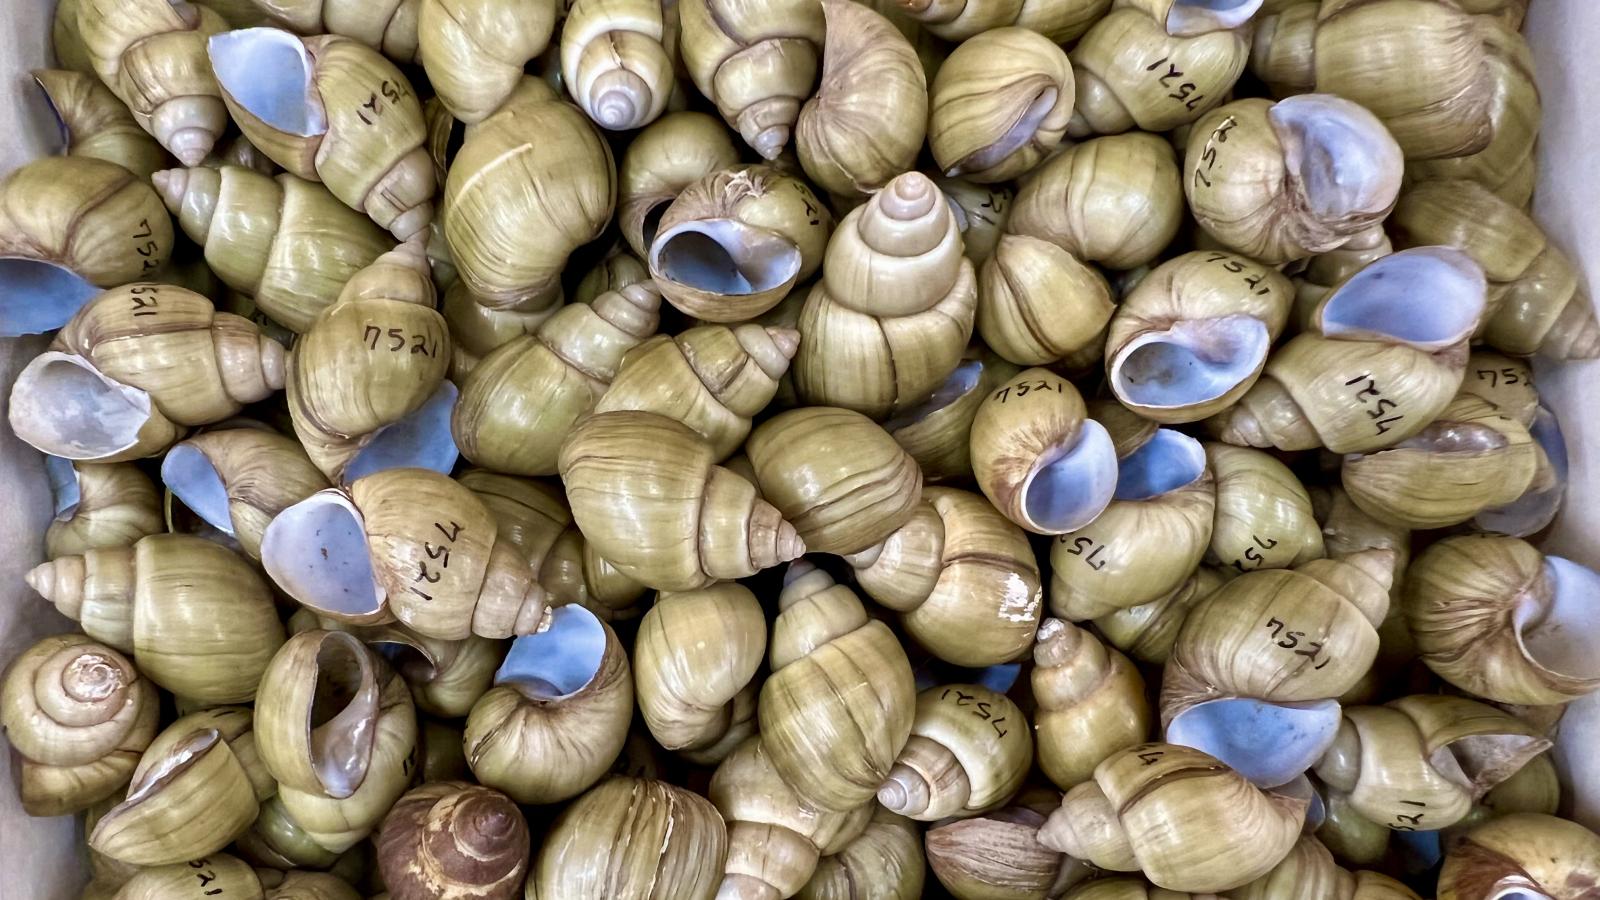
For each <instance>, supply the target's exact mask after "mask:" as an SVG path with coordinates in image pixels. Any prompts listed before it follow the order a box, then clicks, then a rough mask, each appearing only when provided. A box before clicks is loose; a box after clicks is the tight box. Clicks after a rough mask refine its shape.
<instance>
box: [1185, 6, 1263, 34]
mask: <svg viewBox="0 0 1600 900" xmlns="http://www.w3.org/2000/svg"><path fill="white" fill-rule="evenodd" d="M1263 2H1264V0H1174V2H1173V4H1172V9H1171V10H1170V11H1168V12H1167V33H1168V34H1194V33H1197V32H1200V31H1211V30H1219V31H1220V30H1222V29H1226V28H1238V27H1239V26H1240V25H1243V24H1244V23H1246V22H1248V21H1250V17H1251V16H1253V15H1255V14H1256V11H1257V10H1259V9H1261V4H1262V3H1263Z"/></svg>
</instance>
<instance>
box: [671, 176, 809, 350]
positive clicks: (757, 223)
mask: <svg viewBox="0 0 1600 900" xmlns="http://www.w3.org/2000/svg"><path fill="white" fill-rule="evenodd" d="M832 229H833V216H832V214H831V213H829V212H828V209H827V207H825V206H824V205H823V204H822V201H820V200H818V199H817V197H816V195H815V194H813V193H812V192H811V188H809V187H807V186H806V184H805V182H803V181H801V180H799V179H797V178H791V177H790V176H788V175H785V174H782V173H781V172H779V171H778V170H777V169H774V168H771V167H768V166H738V167H734V168H730V169H722V170H720V171H718V172H714V173H712V174H710V175H708V176H706V177H704V178H701V179H700V180H699V181H696V182H694V183H692V184H690V185H688V186H687V187H684V188H683V189H682V190H681V191H680V192H679V193H678V197H677V199H676V200H674V201H673V202H672V205H671V206H669V207H667V211H666V212H664V213H662V214H661V219H660V221H659V222H658V224H657V227H656V235H655V240H654V241H653V242H652V243H651V244H650V253H649V257H648V261H649V264H650V275H651V277H652V278H654V279H655V282H656V286H657V287H658V288H659V289H660V291H661V294H662V296H664V297H666V298H667V302H669V303H671V304H672V305H673V306H675V307H677V308H678V309H680V310H682V311H683V312H684V313H687V314H688V315H690V316H693V317H695V318H697V319H700V320H702V321H705V322H741V321H745V320H747V319H750V318H753V317H755V316H759V315H761V314H762V313H764V312H766V311H768V310H770V309H772V308H773V307H774V306H776V305H777V304H778V302H779V301H781V300H782V299H783V298H784V297H785V296H787V295H788V293H789V291H790V289H791V288H793V287H794V286H795V284H796V283H798V282H799V281H801V280H803V279H805V278H808V277H810V275H811V273H813V272H815V271H816V270H817V267H818V266H820V265H821V264H822V251H823V248H824V246H826V244H827V240H828V234H829V232H831V231H832Z"/></svg>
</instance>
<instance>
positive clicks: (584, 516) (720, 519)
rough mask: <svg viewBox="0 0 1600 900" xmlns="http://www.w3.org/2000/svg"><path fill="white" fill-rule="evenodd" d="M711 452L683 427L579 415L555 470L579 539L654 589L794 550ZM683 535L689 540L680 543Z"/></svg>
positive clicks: (783, 523) (784, 531)
mask: <svg viewBox="0 0 1600 900" xmlns="http://www.w3.org/2000/svg"><path fill="white" fill-rule="evenodd" d="M713 458H714V454H713V451H712V449H711V446H710V445H709V444H707V443H706V442H705V441H704V440H702V439H701V438H700V437H699V435H697V434H695V433H694V432H693V431H691V430H689V428H688V427H687V426H685V425H682V424H679V423H677V422H674V421H673V420H671V419H668V418H666V417H664V416H658V415H655V414H653V413H647V412H637V411H618V412H606V413H599V414H596V415H592V416H589V417H588V418H586V419H584V420H583V421H581V422H580V423H579V424H578V426H577V428H575V429H574V430H573V432H572V435H571V436H570V437H569V438H568V439H567V442H566V443H565V444H564V445H563V446H562V451H561V459H560V468H561V478H562V482H563V483H564V484H565V485H566V490H567V499H568V500H569V501H570V502H571V504H572V516H573V519H574V521H576V522H577V524H578V527H579V528H580V529H582V531H583V534H584V535H585V536H586V537H587V538H588V539H589V543H590V544H592V545H593V546H594V548H595V550H596V551H597V552H598V553H599V554H600V556H602V557H603V558H605V559H607V560H610V561H611V564H612V565H614V566H615V567H616V568H617V569H618V570H619V571H621V572H622V573H623V574H625V575H627V576H629V577H630V578H633V579H635V580H636V581H638V582H640V583H642V584H646V585H649V586H650V587H653V588H656V589H657V590H682V591H686V590H695V589H697V588H701V587H705V586H707V585H709V584H711V583H712V582H714V581H718V580H723V579H731V578H743V577H746V576H749V575H754V574H755V573H756V572H759V571H761V570H762V569H765V568H769V567H771V566H775V565H777V564H779V563H781V562H786V561H788V560H790V559H795V558H797V557H799V556H800V554H802V553H804V552H805V543H804V542H803V541H802V540H801V539H800V537H799V535H798V534H797V533H796V531H795V526H793V525H791V524H789V522H788V521H787V520H786V519H785V518H784V516H783V514H782V513H781V512H779V510H778V508H776V507H774V506H773V505H772V504H770V503H768V502H767V501H766V500H763V499H762V498H761V497H760V496H759V495H758V494H757V491H756V487H755V485H753V484H751V483H750V482H748V481H745V480H744V479H742V478H740V477H739V476H737V475H735V474H734V473H732V472H731V471H729V470H727V469H724V468H722V467H721V466H718V465H715V464H714V463H713V462H712V460H713ZM619 459H620V460H626V462H625V463H624V464H622V465H618V464H617V460H619ZM668 485H671V488H670V490H669V489H667V488H666V486H668ZM686 534H692V535H694V536H695V538H694V540H693V541H689V542H685V541H683V540H682V538H681V536H682V535H686Z"/></svg>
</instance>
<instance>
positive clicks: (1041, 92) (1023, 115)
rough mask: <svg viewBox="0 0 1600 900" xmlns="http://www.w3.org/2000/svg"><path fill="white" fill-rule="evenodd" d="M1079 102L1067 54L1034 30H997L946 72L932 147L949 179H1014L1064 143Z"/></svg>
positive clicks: (960, 50) (967, 45) (937, 82)
mask: <svg viewBox="0 0 1600 900" xmlns="http://www.w3.org/2000/svg"><path fill="white" fill-rule="evenodd" d="M1072 104H1073V75H1072V64H1071V63H1069V62H1068V61H1067V54H1066V53H1065V52H1064V51H1063V50H1062V49H1061V48H1060V47H1059V46H1057V45H1056V44H1054V43H1052V42H1051V41H1050V40H1049V39H1048V38H1046V37H1044V36H1042V35H1040V34H1038V33H1036V32H1033V31H1029V30H1028V29H1026V28H1016V27H1007V28H996V29H994V30H992V31H986V32H983V33H982V34H979V35H976V36H974V37H973V38H972V39H971V40H968V41H963V42H962V43H961V44H960V45H959V46H958V47H956V49H955V50H953V51H952V52H951V53H950V57H949V58H948V59H947V60H945V62H944V64H943V65H941V66H940V67H939V74H938V75H937V76H936V77H935V78H934V79H933V86H932V88H931V90H930V93H929V97H928V107H929V115H928V145H929V148H930V149H931V150H932V152H933V159H934V162H935V163H937V164H938V166H939V169H940V171H942V172H944V173H945V174H946V175H949V176H957V175H959V176H962V177H964V178H967V179H968V180H970V181H975V182H980V183H985V184H987V183H992V182H997V181H1009V180H1010V179H1012V178H1015V177H1017V176H1018V175H1021V174H1023V173H1025V172H1027V171H1028V170H1029V169H1032V168H1033V167H1034V166H1036V165H1038V164H1039V163H1040V162H1041V161H1043V160H1044V158H1045V157H1046V156H1048V155H1049V154H1050V152H1051V151H1053V150H1055V148H1056V145H1057V144H1059V143H1061V138H1062V137H1063V136H1065V135H1066V133H1067V123H1068V121H1070V120H1071V118H1072Z"/></svg>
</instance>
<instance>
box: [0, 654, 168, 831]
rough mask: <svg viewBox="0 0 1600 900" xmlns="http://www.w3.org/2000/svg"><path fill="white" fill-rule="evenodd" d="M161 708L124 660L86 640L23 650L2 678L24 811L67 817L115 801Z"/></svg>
mask: <svg viewBox="0 0 1600 900" xmlns="http://www.w3.org/2000/svg"><path fill="white" fill-rule="evenodd" d="M159 706H160V703H159V701H158V699H157V697H156V691H155V688H154V686H153V685H152V684H151V683H150V681H149V680H147V679H145V678H142V677H140V674H139V672H138V670H136V669H135V668H134V667H133V664H132V663H131V662H129V661H128V660H127V658H126V657H124V656H123V655H122V654H120V653H118V652H117V651H115V650H113V649H112V648H110V647H107V646H104V645H102V644H98V643H95V642H94V641H93V640H92V639H90V638H89V637H87V636H84V635H78V634H64V635H57V636H55V637H48V638H45V639H43V640H41V641H39V642H38V643H36V644H34V645H33V646H31V647H29V648H27V649H26V650H24V651H22V653H21V654H20V655H19V656H17V658H16V659H15V660H13V661H12V663H11V664H10V665H9V666H8V667H7V668H6V671H5V674H4V676H3V678H0V726H3V727H4V729H5V735H6V739H7V740H9V741H10V742H11V746H12V748H13V749H14V750H15V751H16V754H17V760H18V766H17V774H16V777H17V786H18V793H19V794H20V795H21V800H22V808H23V811H25V812H26V813H28V815H30V816H59V815H66V814H68V813H72V812H77V811H78V810H80V809H85V808H87V807H89V806H91V805H93V804H95V803H99V802H100V801H102V800H106V799H108V798H113V797H114V796H116V795H117V794H118V793H119V792H120V791H121V789H122V788H123V786H124V785H126V784H127V783H128V780H129V779H130V778H131V777H132V776H133V771H134V767H135V766H136V765H137V763H138V760H139V756H140V755H141V754H142V753H143V752H144V750H145V748H146V747H147V746H149V744H150V741H151V739H152V738H153V737H155V733H156V719H157V717H158V716H159V715H160V709H159Z"/></svg>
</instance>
